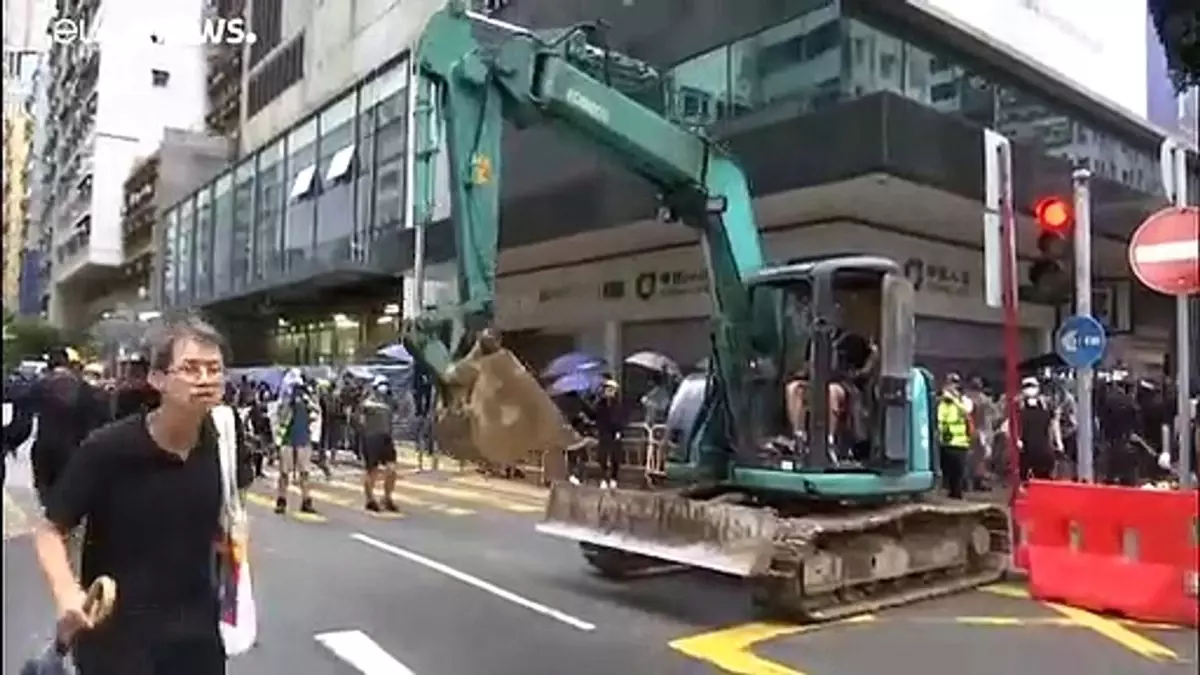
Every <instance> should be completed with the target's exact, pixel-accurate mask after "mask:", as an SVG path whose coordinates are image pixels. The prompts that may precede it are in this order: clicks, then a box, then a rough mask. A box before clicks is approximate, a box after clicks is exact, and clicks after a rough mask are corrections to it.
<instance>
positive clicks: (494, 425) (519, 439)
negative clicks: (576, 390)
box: [434, 348, 574, 466]
mask: <svg viewBox="0 0 1200 675" xmlns="http://www.w3.org/2000/svg"><path fill="white" fill-rule="evenodd" d="M447 381H448V384H449V396H448V397H447V398H448V400H447V401H446V402H445V403H444V405H443V406H442V408H441V409H440V410H439V411H438V414H437V418H436V421H435V426H434V435H435V438H436V439H437V441H438V444H439V447H440V448H442V451H443V452H445V453H446V454H448V455H450V456H452V457H455V458H458V459H460V460H463V461H475V462H478V461H483V462H486V463H488V464H491V465H493V466H512V465H514V464H518V463H520V462H523V461H524V460H526V459H529V458H530V457H534V456H537V455H538V454H540V453H544V452H555V451H561V450H562V449H563V448H565V447H567V446H568V445H570V444H571V443H572V442H573V441H574V435H573V433H572V431H571V428H570V427H569V426H568V425H567V423H566V420H565V419H563V416H562V413H561V412H560V411H559V409H558V406H556V405H555V404H554V401H552V400H550V397H549V395H547V394H546V392H545V391H544V390H543V389H542V387H541V385H540V384H539V383H538V381H537V379H535V377H534V376H533V375H531V374H530V373H529V371H527V370H526V369H525V366H524V365H522V364H521V362H520V361H518V360H517V358H516V357H515V356H513V354H512V352H510V351H508V350H507V349H499V350H497V351H494V352H491V353H485V352H484V351H483V350H480V349H478V348H476V349H473V350H472V351H471V353H469V354H468V355H467V356H466V358H464V359H463V360H462V361H460V362H458V363H457V364H455V367H454V369H453V371H452V373H451V374H450V375H449V377H447Z"/></svg>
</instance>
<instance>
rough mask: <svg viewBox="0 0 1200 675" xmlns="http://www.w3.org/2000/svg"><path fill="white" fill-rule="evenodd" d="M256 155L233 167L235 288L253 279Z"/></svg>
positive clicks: (231, 257)
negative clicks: (235, 167)
mask: <svg viewBox="0 0 1200 675" xmlns="http://www.w3.org/2000/svg"><path fill="white" fill-rule="evenodd" d="M254 172H255V166H254V158H253V157H251V158H250V159H249V160H247V161H245V162H243V163H242V165H241V166H239V167H238V168H237V169H236V170H234V186H233V227H232V228H231V232H230V237H231V239H232V248H233V250H232V252H231V254H230V266H231V269H232V272H231V274H232V277H233V280H232V284H233V290H234V291H240V290H242V289H243V288H245V287H246V286H247V285H248V284H249V283H250V279H251V272H252V261H253V260H254Z"/></svg>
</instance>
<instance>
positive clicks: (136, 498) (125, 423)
mask: <svg viewBox="0 0 1200 675" xmlns="http://www.w3.org/2000/svg"><path fill="white" fill-rule="evenodd" d="M148 343H149V365H150V382H151V384H152V385H153V387H154V388H155V389H156V390H157V391H158V393H159V395H160V403H159V405H158V407H157V408H155V409H154V410H152V411H150V412H148V413H138V414H136V415H131V416H129V417H126V418H124V419H121V420H117V421H114V422H112V423H110V424H108V425H106V426H104V427H103V428H101V429H99V430H97V431H96V432H95V433H93V434H92V435H91V436H90V437H88V438H87V440H85V441H84V442H83V444H82V445H81V446H80V448H79V450H78V452H76V453H74V454H73V455H72V456H71V457H70V461H69V462H68V463H67V465H66V467H65V470H64V471H63V473H62V475H61V477H60V478H59V480H58V481H57V482H56V483H55V484H54V486H53V488H52V489H51V490H50V492H49V493H48V494H47V496H46V505H45V521H44V522H43V523H42V524H41V525H40V526H39V527H38V529H37V530H36V532H35V535H34V546H35V549H36V551H37V555H38V560H39V562H40V564H41V568H42V571H43V572H44V573H45V576H46V579H47V581H48V583H49V586H50V590H51V594H52V597H53V598H54V602H55V604H56V606H57V615H58V631H59V633H58V634H59V637H60V639H62V640H63V641H64V642H65V643H69V644H71V643H73V645H74V659H75V663H76V666H77V668H78V672H79V674H80V675H222V674H223V673H224V672H225V650H224V646H223V644H222V641H221V637H220V631H219V628H218V622H219V619H220V616H219V614H220V612H219V601H218V595H217V590H216V584H215V582H214V563H215V561H216V554H215V549H214V545H215V542H216V541H217V540H218V537H219V536H220V534H221V524H220V523H221V517H222V513H223V505H224V503H223V498H222V493H223V486H222V469H221V463H220V456H219V448H218V444H219V437H218V432H217V427H216V425H215V423H214V422H213V419H212V417H211V415H210V411H211V410H212V409H213V408H214V407H215V406H217V405H218V404H219V403H220V402H221V394H222V390H223V386H222V384H223V379H224V357H223V355H222V345H223V340H222V337H221V335H220V334H219V333H218V332H217V331H216V330H215V329H214V328H213V327H212V326H210V325H208V324H207V323H205V322H204V321H202V320H200V319H198V318H195V317H192V316H183V317H179V318H172V319H169V320H167V321H166V322H164V323H163V324H162V325H159V326H155V327H153V328H151V330H150V331H149V336H148ZM81 522H84V523H86V524H85V528H86V536H85V537H84V543H83V565H82V574H81V575H80V576H79V577H78V578H77V577H76V575H75V573H74V571H73V570H72V566H71V563H70V561H69V558H68V553H67V547H66V545H65V537H66V536H67V533H69V532H71V531H72V530H73V529H74V528H75V527H76V526H78V525H79V524H80V523H81ZM100 576H108V577H111V578H113V579H114V580H115V581H116V585H117V589H118V592H117V600H116V605H115V607H114V609H113V613H112V615H111V616H110V617H109V618H108V619H107V620H106V621H105V622H104V623H102V624H100V625H92V623H91V622H90V620H89V619H88V618H87V615H86V614H85V611H84V600H85V592H84V589H85V588H87V587H88V586H89V585H90V584H91V583H92V582H93V581H94V580H95V579H97V578H98V577H100Z"/></svg>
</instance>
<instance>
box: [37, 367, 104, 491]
mask: <svg viewBox="0 0 1200 675" xmlns="http://www.w3.org/2000/svg"><path fill="white" fill-rule="evenodd" d="M46 361H47V372H46V373H45V374H44V375H43V376H42V377H41V379H40V380H38V381H37V382H36V383H34V385H33V386H32V387H31V389H30V391H29V392H28V394H27V397H26V398H25V400H23V401H21V402H19V403H18V404H17V407H20V408H22V409H23V414H28V415H36V416H37V417H38V418H39V419H40V420H42V424H40V425H39V426H38V435H37V438H36V439H35V440H34V442H33V449H32V450H31V452H30V454H31V456H32V464H33V483H34V488H35V489H36V490H37V493H38V498H39V499H43V500H44V499H45V497H46V494H47V493H48V492H49V491H50V489H51V487H52V486H53V485H54V484H55V483H56V482H57V481H58V477H59V475H60V474H61V473H62V471H63V469H64V467H65V466H66V464H67V461H68V460H69V459H70V458H71V456H72V455H73V454H74V451H75V449H76V448H78V447H79V444H80V442H82V441H83V439H84V438H86V437H87V435H88V434H90V433H91V432H92V431H93V430H94V429H96V428H97V427H99V426H100V425H102V424H104V423H105V422H107V421H108V419H109V417H110V416H109V410H108V408H107V407H106V406H105V405H104V402H103V399H102V398H101V393H100V392H99V391H98V390H96V389H95V388H94V387H92V386H91V385H89V384H88V383H87V382H85V381H84V380H83V378H82V377H81V375H80V373H79V368H80V359H79V354H78V353H76V352H75V350H74V349H71V348H69V347H63V348H59V349H54V350H51V351H50V353H49V354H47V359H46Z"/></svg>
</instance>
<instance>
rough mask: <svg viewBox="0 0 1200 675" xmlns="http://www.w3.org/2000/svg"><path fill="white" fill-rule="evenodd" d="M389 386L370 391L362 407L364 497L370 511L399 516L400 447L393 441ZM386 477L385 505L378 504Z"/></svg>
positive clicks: (360, 405)
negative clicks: (377, 493) (396, 497)
mask: <svg viewBox="0 0 1200 675" xmlns="http://www.w3.org/2000/svg"><path fill="white" fill-rule="evenodd" d="M388 389H389V387H388V385H387V383H384V382H381V383H379V384H376V385H375V386H374V387H372V388H371V389H370V390H368V392H367V395H366V397H365V398H364V399H363V400H362V402H361V403H360V404H359V420H360V421H359V424H360V428H361V429H362V456H363V466H364V467H365V468H366V472H365V474H364V475H363V495H364V496H365V497H366V509H367V510H368V511H371V512H373V513H378V512H379V511H380V510H383V511H390V512H393V513H395V512H397V511H399V510H400V509H398V508H396V502H394V501H393V500H392V494H393V492H394V491H395V489H396V443H395V442H394V441H393V440H392V406H391V405H390V404H389V403H388V400H387V399H388V393H389V391H388ZM380 476H382V477H383V505H382V507H381V506H380V503H379V502H378V501H376V500H375V486H376V484H377V483H378V482H379V478H380Z"/></svg>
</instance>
